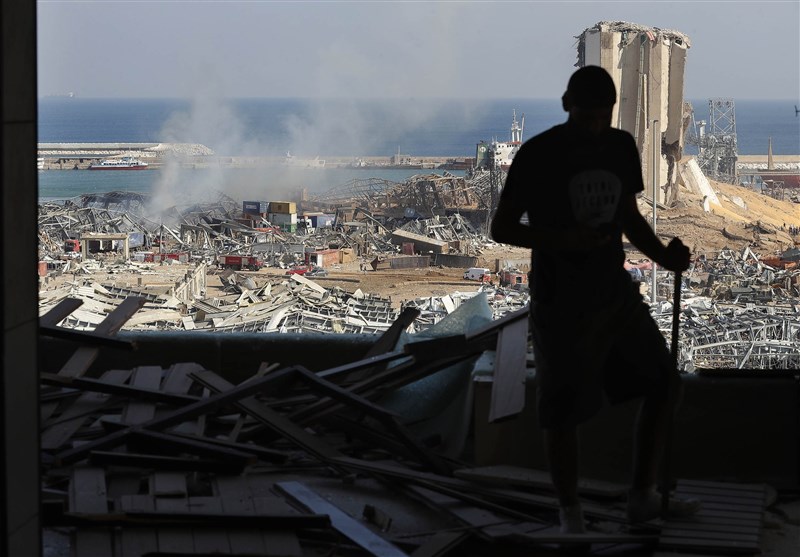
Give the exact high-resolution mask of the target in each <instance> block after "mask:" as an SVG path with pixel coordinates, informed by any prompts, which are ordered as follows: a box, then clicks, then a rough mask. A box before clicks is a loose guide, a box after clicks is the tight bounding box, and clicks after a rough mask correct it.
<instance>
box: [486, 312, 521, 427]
mask: <svg viewBox="0 0 800 557" xmlns="http://www.w3.org/2000/svg"><path fill="white" fill-rule="evenodd" d="M527 354H528V320H527V319H518V320H516V321H513V322H512V323H509V324H508V325H507V326H505V327H503V328H502V329H500V332H499V333H498V336H497V350H496V355H495V359H494V380H493V381H492V394H491V401H490V405H489V423H492V422H496V421H498V420H502V419H504V418H509V417H511V416H515V415H517V414H519V413H520V412H522V410H523V409H524V408H525V379H526V374H527V368H526V360H527Z"/></svg>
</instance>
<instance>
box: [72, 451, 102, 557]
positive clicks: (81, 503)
mask: <svg viewBox="0 0 800 557" xmlns="http://www.w3.org/2000/svg"><path fill="white" fill-rule="evenodd" d="M67 508H68V509H69V510H70V511H71V512H79V513H87V514H105V513H107V512H108V497H107V493H106V474H105V471H104V470H103V469H102V468H86V467H78V468H74V469H73V470H72V477H71V479H70V485H69V504H68V507H67ZM96 555H112V537H111V534H110V532H109V530H107V529H104V528H80V529H77V530H76V531H75V556H76V557H93V556H96Z"/></svg>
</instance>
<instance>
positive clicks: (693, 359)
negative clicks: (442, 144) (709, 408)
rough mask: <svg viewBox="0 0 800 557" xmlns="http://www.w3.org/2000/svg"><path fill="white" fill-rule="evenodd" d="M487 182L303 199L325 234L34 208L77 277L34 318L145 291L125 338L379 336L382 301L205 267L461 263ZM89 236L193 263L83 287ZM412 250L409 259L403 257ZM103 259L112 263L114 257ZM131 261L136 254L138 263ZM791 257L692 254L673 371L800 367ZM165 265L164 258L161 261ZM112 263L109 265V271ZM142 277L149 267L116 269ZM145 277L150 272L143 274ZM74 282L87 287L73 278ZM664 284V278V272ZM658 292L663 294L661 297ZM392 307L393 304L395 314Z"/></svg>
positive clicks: (228, 204) (53, 257) (510, 292)
mask: <svg viewBox="0 0 800 557" xmlns="http://www.w3.org/2000/svg"><path fill="white" fill-rule="evenodd" d="M491 184H492V180H491V175H490V174H489V173H483V174H481V175H476V176H474V177H472V178H461V177H455V176H452V175H447V174H446V175H444V176H440V175H419V176H415V177H413V178H411V179H409V180H408V181H407V182H405V183H403V184H398V183H394V182H389V181H385V180H377V179H372V180H353V181H352V182H350V183H349V184H346V185H345V186H340V187H337V188H333V189H332V190H329V191H328V192H326V193H325V194H321V195H319V196H317V197H314V198H311V199H309V200H308V201H304V202H303V203H304V206H305V205H306V204H307V206H308V207H309V209H310V210H313V209H324V210H327V211H331V210H333V211H334V212H335V215H336V218H335V220H334V221H333V223H332V226H330V227H323V228H318V229H315V230H314V231H313V232H308V231H302V230H298V231H297V233H289V232H284V231H281V230H278V229H275V228H266V229H265V228H264V227H267V226H268V225H269V223H268V222H266V221H265V222H261V223H251V224H254V225H255V226H248V225H245V224H243V223H242V222H241V221H242V219H241V218H240V217H241V216H242V214H241V208H240V205H239V204H238V203H237V202H236V201H234V200H232V199H231V198H229V197H227V196H224V195H220V196H219V198H218V199H217V200H215V201H213V202H210V203H204V204H198V203H196V204H193V205H190V206H187V207H186V208H184V209H182V210H179V209H178V208H176V207H172V208H170V209H168V210H166V211H164V210H162V211H160V213H158V216H157V217H155V216H153V212H152V210H151V209H150V208H149V198H148V196H145V195H142V194H136V193H123V192H112V193H106V194H87V195H84V196H81V197H79V198H76V199H73V200H68V201H66V202H63V203H53V202H51V203H45V204H42V205H40V211H39V213H40V215H39V236H40V251H41V253H40V258H41V259H42V260H45V261H47V260H48V258H49V259H50V261H49V262H48V268H50V267H51V266H52V267H53V268H54V269H53V271H52V272H55V273H73V274H75V277H74V278H75V280H73V282H72V283H70V284H67V285H65V286H64V287H63V288H61V289H59V290H56V291H48V292H43V293H42V297H41V313H45V312H46V311H48V310H49V309H50V308H52V307H53V306H54V305H55V304H57V303H58V302H59V301H60V300H61V299H63V298H65V297H78V298H80V299H83V300H85V301H86V304H85V306H84V308H83V309H82V311H80V312H76V316H75V317H73V318H71V321H69V322H66V323H65V324H64V325H65V326H72V327H75V328H82V329H88V328H91V327H92V326H93V324H96V323H97V322H99V321H100V320H102V317H103V315H104V314H107V312H108V311H109V310H110V309H111V308H113V305H114V304H115V303H118V301H119V300H120V299H122V298H123V297H124V296H127V295H137V296H138V295H141V296H143V297H145V298H146V299H147V304H146V305H145V307H144V308H143V310H142V311H141V312H140V313H141V316H139V315H137V317H136V319H134V320H132V321H131V322H129V323H128V324H127V325H126V327H127V328H130V329H150V330H169V329H177V330H195V331H216V332H240V331H250V332H326V333H378V332H381V331H385V330H387V329H388V327H389V326H390V324H391V323H392V322H393V320H394V319H395V318H396V317H397V315H398V311H399V310H398V308H394V309H393V308H392V304H391V302H390V301H389V300H387V299H382V298H379V297H375V296H372V295H370V294H365V293H363V292H361V291H356V292H345V291H343V290H340V289H327V288H324V287H322V286H321V285H319V284H318V283H316V282H314V281H313V280H311V279H310V278H309V277H302V276H299V275H290V276H289V277H286V278H283V279H281V280H277V281H269V282H267V283H265V284H262V285H256V283H255V282H254V281H253V279H252V277H248V276H244V275H240V274H238V273H230V272H223V273H222V274H220V278H221V279H222V280H223V282H224V283H225V284H226V292H227V294H226V296H223V297H217V298H206V296H205V280H206V274H207V272H208V271H207V269H208V268H209V267H212V266H215V265H216V263H217V257H218V256H219V254H242V255H244V254H247V255H252V254H257V255H258V257H259V258H261V259H262V260H263V264H264V265H265V266H273V267H279V268H286V267H288V266H290V265H292V264H296V263H302V262H303V259H304V256H305V254H306V253H307V252H308V251H310V250H314V249H319V250H331V249H336V250H339V252H340V253H341V254H350V257H355V256H358V257H360V258H361V259H362V260H363V259H365V258H366V257H367V256H369V257H373V259H372V268H373V269H378V268H404V267H408V266H414V267H427V266H429V265H443V266H454V267H461V268H468V267H471V266H474V265H475V262H476V261H477V255H479V254H480V253H481V249H482V247H483V246H485V245H486V243H487V242H488V241H489V240H488V239H487V237H486V235H485V234H484V233H483V232H482V230H484V229H485V228H484V227H483V226H482V225H481V224H480V223H481V222H482V219H484V218H485V214H486V209H487V207H488V206H489V204H490V203H491V198H492V195H491V190H492V188H491ZM89 232H129V233H131V234H134V233H135V234H138V235H139V236H140V237H141V238H142V242H141V246H140V248H141V249H142V250H147V249H153V248H154V246H155V247H156V249H157V250H159V251H161V250H163V249H164V248H165V247H166V246H168V247H169V249H170V250H172V251H173V252H174V251H178V252H181V254H182V257H183V259H181V261H185V262H193V263H194V264H195V267H194V268H193V270H191V271H189V272H187V273H186V274H185V276H184V277H183V278H182V279H180V280H179V281H177V282H176V283H175V285H174V286H173V287H171V288H169V289H168V291H167V292H165V293H162V294H160V295H154V294H153V293H152V292H148V291H144V290H141V289H139V290H137V289H135V288H133V289H130V290H125V289H117V290H115V287H114V286H111V285H107V284H106V285H103V284H96V283H95V281H92V280H91V273H92V269H93V268H96V265H97V261H98V260H99V261H101V262H102V261H103V259H102V256H101V255H97V256H95V258H96V259H94V260H91V259H90V260H86V261H81V262H80V263H78V262H76V261H75V260H74V259H71V258H65V257H64V254H63V244H64V241H65V239H68V238H71V237H74V236H75V235H76V234H77V235H79V234H83V233H89ZM409 246H413V249H414V250H416V253H417V254H418V255H414V256H412V255H407V256H405V257H402V256H401V254H403V253H411V252H409V251H407V249H408V247H409ZM112 257H113V256H112ZM134 258H135V254H134ZM798 259H800V251H798V250H796V249H794V250H788V251H786V252H784V253H783V254H781V256H780V257H774V258H761V259H759V257H758V256H756V255H755V254H754V253H753V252H752V251H751V250H750V249H749V248H747V249H745V251H744V252H743V253H742V254H737V253H733V252H732V251H730V250H722V251H721V252H720V253H719V254H717V255H716V256H715V257H714V258H706V257H705V256H704V255H702V254H701V255H700V256H699V257H698V258H697V260H696V261H695V263H694V267H693V269H692V270H691V272H689V273H688V274H687V275H686V277H685V284H684V286H683V290H684V301H683V303H682V314H681V315H682V324H681V341H680V358H679V362H680V365H681V368H682V369H684V370H685V371H692V370H694V369H696V368H706V369H710V368H745V367H753V368H759V369H771V368H776V367H780V368H786V369H796V368H800V331H798V326H797V324H796V323H795V321H796V320H797V319H796V318H797V313H798V307H800V306H798V303H797V299H798V297H799V296H800V293H799V292H798V274H800V270H798V268H797V261H798ZM163 262H165V263H170V261H163ZM109 264H112V265H113V260H112V261H111V263H109V262H106V269H107V268H108V265H109ZM118 264H119V265H122V266H125V265H127V266H129V268H132V269H137V270H138V271H139V272H154V271H153V270H152V269H153V267H152V266H150V267H148V266H147V265H138V264H137V262H135V261H134V262H121V263H118ZM143 269H149V270H148V271H142V270H143ZM78 273H81V274H87V275H89V278H88V279H86V278H84V279H83V280H80V281H79V280H78V279H77V277H78ZM665 276H666V275H665ZM669 280H670V277H667V278H666V279H664V280H662V281H661V283H660V285H659V290H660V291H659V298H660V299H661V300H664V299H669V297H670V292H671V290H670V289H671V288H672V286H671V285H670V284H669ZM661 289H664V290H663V292H662V291H661ZM481 290H482V291H485V292H487V294H488V297H489V299H490V301H491V303H492V305H493V307H494V311H495V317H502V316H503V315H505V314H506V313H508V312H511V311H515V310H516V309H518V308H520V307H524V306H525V305H526V304H527V303H528V293H527V291H525V290H518V289H512V288H500V287H498V288H496V287H494V286H493V285H482V286H481ZM472 295H474V294H462V293H452V294H450V295H447V296H439V297H430V298H425V299H420V300H407V301H404V307H415V308H418V309H420V310H421V311H422V315H421V317H420V318H419V319H418V320H417V321H416V323H415V325H414V326H415V327H416V328H417V330H421V329H424V328H425V327H428V326H430V325H432V324H435V323H437V322H438V321H439V320H441V318H442V317H443V316H446V315H448V314H449V313H451V312H452V311H453V310H455V309H457V307H458V306H459V304H460V303H461V301H462V300H463V299H465V298H468V297H469V296H472ZM399 309H402V308H399ZM652 312H653V314H654V316H655V318H656V319H657V320H658V321H659V323H660V325H661V327H662V330H663V331H664V332H665V336H666V337H667V338H669V330H670V327H671V325H670V320H671V309H670V303H669V302H666V303H661V304H653V305H652Z"/></svg>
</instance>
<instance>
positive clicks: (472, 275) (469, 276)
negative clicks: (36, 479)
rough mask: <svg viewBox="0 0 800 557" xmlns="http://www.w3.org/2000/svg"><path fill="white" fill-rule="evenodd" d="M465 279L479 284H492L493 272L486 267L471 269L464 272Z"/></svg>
mask: <svg viewBox="0 0 800 557" xmlns="http://www.w3.org/2000/svg"><path fill="white" fill-rule="evenodd" d="M464 279H466V280H477V281H478V282H492V272H491V271H490V270H489V269H487V268H486V267H470V268H469V269H467V270H466V271H464Z"/></svg>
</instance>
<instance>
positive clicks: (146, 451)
mask: <svg viewBox="0 0 800 557" xmlns="http://www.w3.org/2000/svg"><path fill="white" fill-rule="evenodd" d="M142 303H145V301H144V300H140V299H136V298H128V299H127V300H126V301H125V302H123V304H122V306H125V307H126V310H125V313H126V315H130V310H131V309H135V308H136V307H139V306H141V304H142ZM74 309H75V304H74V303H70V304H68V305H64V304H61V305H59V306H56V307H55V308H53V309H52V310H51V312H49V313H47V314H45V315H44V316H43V319H42V321H43V323H46V324H50V323H55V322H58V321H61V320H62V319H63V318H64V316H65V314H69V313H70V311H72V310H74ZM416 315H417V312H416V311H415V310H406V311H404V312H403V314H402V317H401V318H400V319H399V320H398V321H399V323H400V324H401V327H400V328H393V329H392V331H391V332H387V333H385V334H383V335H382V336H380V337H378V339H377V340H376V342H375V344H374V346H373V349H371V350H369V351H368V352H367V353H366V354H365V355H364V357H362V358H361V359H356V360H355V361H352V362H350V363H347V364H344V365H341V366H338V367H334V368H329V369H324V370H319V371H316V372H312V371H309V370H307V369H305V368H304V367H302V366H300V365H293V366H281V365H280V364H277V363H267V362H264V363H262V365H261V367H260V369H259V371H258V373H256V374H255V375H254V376H252V377H250V378H248V379H247V380H245V381H243V382H242V383H240V384H238V385H233V384H231V383H230V382H228V381H227V380H226V379H224V378H223V377H221V376H220V375H218V374H217V373H215V372H214V371H212V370H209V369H205V368H203V367H202V366H200V365H198V364H193V363H173V364H171V365H168V366H167V367H163V368H162V367H159V366H139V367H135V368H133V369H128V370H109V371H106V372H104V373H103V374H102V375H101V376H100V377H99V378H96V379H92V378H88V377H85V376H84V373H85V371H86V369H87V368H86V366H78V365H76V362H77V359H76V357H75V356H73V358H71V359H70V361H69V362H67V363H65V365H64V366H63V367H62V368H61V369H60V370H43V372H42V380H41V383H42V388H41V399H42V404H41V406H40V407H41V411H42V416H41V420H42V422H41V423H42V450H43V456H42V472H43V474H42V482H43V484H42V490H43V491H42V505H43V509H44V510H43V516H44V517H45V519H44V526H45V528H48V529H52V530H53V531H55V532H60V533H62V534H66V535H68V536H69V541H68V543H69V545H70V548H71V554H73V555H75V556H76V557H93V556H95V555H108V556H112V557H113V556H117V555H137V556H138V555H149V554H159V555H181V554H198V553H199V552H201V553H203V554H211V553H213V554H215V555H275V556H278V555H282V556H285V555H293V556H297V557H303V556H310V555H318V554H337V555H374V556H378V555H382V556H402V555H412V554H413V555H446V554H451V555H463V556H464V557H484V556H488V555H497V552H498V549H499V548H502V552H503V553H504V554H505V553H508V554H516V553H524V552H531V551H533V552H537V551H548V550H549V544H553V543H569V542H575V541H576V538H575V537H574V536H571V535H565V534H560V533H558V530H557V527H556V526H555V525H554V523H555V522H556V509H557V508H558V506H559V503H558V500H557V498H556V497H555V496H554V495H553V490H552V486H551V485H550V484H549V482H546V481H541V480H540V481H538V482H536V481H529V479H530V478H541V476H542V473H541V472H540V471H536V470H529V471H527V472H526V471H525V470H522V471H520V470H519V469H517V470H513V471H495V472H494V476H493V477H492V478H491V480H490V481H489V482H487V481H486V474H485V473H483V474H481V472H480V470H474V466H472V465H471V463H470V461H471V456H470V450H469V449H468V445H467V444H465V443H464V442H463V439H464V438H466V435H467V431H468V430H469V420H464V419H460V418H461V417H463V412H464V411H465V408H466V410H467V414H469V412H471V401H470V396H471V392H472V391H471V389H468V388H466V389H465V388H463V386H468V385H469V383H470V382H471V381H472V374H473V373H474V370H475V368H476V366H477V359H478V358H479V357H480V356H481V355H483V354H486V353H488V352H494V351H497V350H498V349H499V346H500V343H501V339H502V337H503V335H504V334H505V333H507V332H509V331H510V330H511V329H516V328H517V327H518V326H519V325H520V324H521V325H525V323H526V315H527V312H526V310H525V309H524V308H522V309H521V310H518V311H515V312H513V313H511V314H508V315H506V316H505V317H503V318H501V319H499V320H493V319H492V318H491V311H490V309H489V308H488V307H487V304H486V301H485V298H482V297H473V299H472V300H471V301H470V303H469V304H463V305H462V307H461V308H460V309H458V310H456V311H454V312H453V313H452V314H451V315H450V316H449V317H448V318H446V320H443V321H442V322H441V323H440V324H439V325H438V326H437V327H436V328H435V330H433V329H432V330H430V331H428V332H426V333H424V334H420V335H415V336H412V337H410V338H400V337H399V336H398V333H399V332H401V330H402V328H405V326H406V325H407V324H408V323H409V322H410V321H413V320H414V318H415V317H416ZM124 320H125V315H123V314H122V313H120V312H119V311H118V312H116V314H114V315H110V316H109V317H108V318H107V320H106V321H103V322H102V323H100V324H99V325H98V327H97V330H101V331H106V332H105V333H102V334H105V335H108V336H107V337H106V340H107V341H112V340H113V341H114V342H120V341H116V340H115V339H113V332H114V331H115V330H117V329H118V328H119V327H120V326H121V324H122V323H121V322H124ZM48 327H50V328H49V329H48V332H47V334H54V327H52V326H51V325H48ZM55 328H57V327H55ZM99 339H100V336H99V335H96V334H95V335H94V336H91V337H90V336H86V338H84V339H83V343H82V344H84V345H87V346H88V345H91V343H94V342H96V341H97V340H99ZM512 344H513V345H515V346H517V347H519V346H523V348H524V345H520V344H519V343H518V342H513V343H512ZM87 346H82V347H81V348H79V349H78V350H79V351H82V350H86V349H88V350H93V348H88V347H87ZM76 355H77V353H76ZM523 355H524V354H523ZM499 358H500V356H499V353H498V359H499ZM501 367H502V366H501ZM460 386H462V387H460ZM457 392H462V393H464V396H462V395H458V396H455V397H454V394H455V393H457ZM454 398H456V399H462V398H463V401H462V402H461V403H459V404H455V405H454V404H452V402H453V399H454ZM453 428H455V429H453ZM454 440H455V441H456V442H455V443H453V441H454ZM459 440H462V441H459ZM498 474H499V475H498ZM521 479H522V480H524V481H525V487H524V488H520V487H519V485H520V480H521ZM515 484H516V485H515ZM580 485H581V490H580V493H581V497H582V499H583V500H582V505H583V508H584V511H585V514H586V516H587V519H588V520H589V530H588V533H587V534H586V535H581V537H580V539H579V541H581V542H585V543H589V544H598V547H603V545H609V544H619V543H624V544H629V545H631V546H634V547H640V549H641V551H642V552H644V553H642V554H650V553H651V552H652V551H654V550H673V549H676V548H680V549H685V550H693V551H702V550H705V551H709V552H713V553H715V554H733V553H736V554H741V553H742V552H743V551H747V552H749V553H757V552H758V551H759V548H760V545H761V538H762V522H761V516H762V514H763V509H764V506H765V505H766V496H765V486H763V485H761V486H739V485H736V484H724V483H719V482H704V483H702V485H700V483H698V482H685V481H679V482H678V489H679V490H683V491H687V492H688V491H691V490H702V491H703V493H704V497H708V493H710V492H713V494H714V495H715V496H717V497H720V498H721V500H724V501H725V504H726V511H727V514H726V516H736V525H735V527H736V529H737V537H736V539H735V540H732V539H731V538H730V536H731V535H733V534H730V533H729V532H730V531H731V530H730V529H731V528H733V526H732V525H731V524H728V522H729V520H728V519H726V518H725V517H723V516H722V515H720V514H719V513H718V512H717V511H715V510H714V508H712V509H711V510H710V513H707V514H705V515H702V516H699V517H698V518H697V519H689V520H687V519H683V521H682V522H680V523H673V522H670V521H668V522H666V523H664V524H663V525H662V524H660V523H647V524H629V523H628V521H627V519H626V518H625V516H624V513H623V512H622V511H621V510H619V507H620V506H621V505H620V503H621V501H622V499H621V495H622V494H623V493H624V490H620V489H608V486H605V487H604V486H603V485H601V484H598V482H593V481H591V480H582V481H581V484H580ZM598 486H600V487H599V488H598ZM612 487H613V486H612ZM587 488H588V489H587ZM592 488H593V489H592ZM587 496H590V497H591V499H588V498H587ZM710 507H713V505H710ZM362 517H363V519H362ZM720 531H723V532H725V535H724V536H721V535H719V534H717V535H713V532H720Z"/></svg>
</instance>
